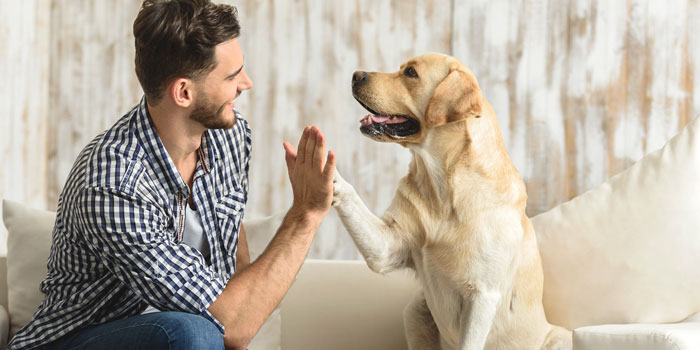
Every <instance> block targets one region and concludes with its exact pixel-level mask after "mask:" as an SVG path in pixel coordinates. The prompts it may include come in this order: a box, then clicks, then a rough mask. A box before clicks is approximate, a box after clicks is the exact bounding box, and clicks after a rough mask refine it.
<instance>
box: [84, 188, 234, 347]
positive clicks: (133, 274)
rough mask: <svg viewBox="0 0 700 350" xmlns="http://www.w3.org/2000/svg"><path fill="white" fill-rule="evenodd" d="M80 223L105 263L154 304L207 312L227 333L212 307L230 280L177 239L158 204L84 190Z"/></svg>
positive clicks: (114, 192)
mask: <svg viewBox="0 0 700 350" xmlns="http://www.w3.org/2000/svg"><path fill="white" fill-rule="evenodd" d="M76 204H77V205H78V206H79V207H78V208H76V209H77V219H78V220H77V225H78V226H79V229H80V231H82V232H83V233H84V237H85V239H86V242H87V244H88V246H89V247H90V249H91V250H93V251H94V253H95V254H96V255H97V256H98V257H99V259H100V262H101V263H102V264H104V265H105V267H106V268H107V269H108V270H109V271H111V272H112V273H114V275H115V276H116V277H117V278H118V279H119V280H120V281H121V282H122V283H124V284H125V285H127V286H128V287H129V288H130V289H131V290H132V291H133V292H134V293H136V294H137V295H138V296H139V297H140V298H141V299H142V300H144V301H145V302H147V303H148V304H149V305H151V306H154V307H156V308H158V309H160V310H162V311H180V312H187V313H192V314H201V315H202V316H204V317H206V318H207V319H209V320H211V321H212V322H214V323H215V324H216V325H217V327H218V328H219V330H220V331H221V332H222V334H223V332H224V327H223V325H222V324H221V323H220V322H219V321H218V320H217V319H216V318H215V317H214V316H213V315H212V314H211V313H210V312H209V311H208V310H207V308H208V307H209V306H210V305H211V304H212V303H213V302H214V300H216V299H217V298H218V297H219V295H220V294H221V292H222V291H223V290H224V287H225V283H226V281H223V280H222V279H221V278H219V277H218V276H217V275H216V273H215V272H214V271H213V269H211V268H210V267H209V266H207V265H206V263H205V261H204V258H203V257H202V255H201V253H200V252H199V251H197V250H196V249H194V248H192V247H190V246H188V245H186V244H178V243H176V242H174V241H173V237H174V233H173V232H172V229H168V224H167V223H168V219H167V216H166V215H165V213H164V212H163V211H162V210H161V209H160V208H159V207H158V206H156V205H154V204H153V203H149V202H148V201H146V200H143V199H140V198H137V197H136V196H134V195H131V194H128V193H124V192H120V191H118V190H114V189H106V188H94V187H93V188H86V189H84V190H83V191H82V192H81V194H80V197H79V198H78V200H77V203H76Z"/></svg>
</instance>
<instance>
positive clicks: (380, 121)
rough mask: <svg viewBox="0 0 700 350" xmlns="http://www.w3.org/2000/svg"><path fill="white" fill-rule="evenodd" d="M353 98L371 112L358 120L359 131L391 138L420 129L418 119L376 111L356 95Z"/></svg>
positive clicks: (408, 134) (405, 135)
mask: <svg viewBox="0 0 700 350" xmlns="http://www.w3.org/2000/svg"><path fill="white" fill-rule="evenodd" d="M355 99H356V100H357V102H359V103H360V104H361V105H362V107H365V109H366V110H368V111H369V112H370V113H371V114H368V115H366V116H365V117H364V118H362V120H360V124H362V125H361V126H360V131H361V132H362V133H363V134H365V135H368V136H381V135H387V136H390V137H393V138H403V137H407V136H410V135H413V134H415V133H417V132H418V131H419V130H420V124H419V123H418V121H417V120H415V119H414V118H411V117H410V116H408V115H405V114H382V113H377V112H375V111H374V110H373V109H372V108H370V107H369V106H367V105H366V104H364V103H363V102H362V101H360V99H358V98H357V97H355Z"/></svg>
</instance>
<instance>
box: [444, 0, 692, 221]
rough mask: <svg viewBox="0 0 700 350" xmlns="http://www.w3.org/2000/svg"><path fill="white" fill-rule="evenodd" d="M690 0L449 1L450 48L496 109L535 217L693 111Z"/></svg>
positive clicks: (669, 132)
mask: <svg viewBox="0 0 700 350" xmlns="http://www.w3.org/2000/svg"><path fill="white" fill-rule="evenodd" d="M697 15H698V4H697V2H696V1H684V0H675V1H670V2H660V1H652V0H648V1H647V0H628V1H588V0H577V1H546V0H529V1H528V0H523V1H506V0H494V1H469V2H456V6H455V11H454V18H455V23H456V25H455V32H454V42H453V45H454V46H453V47H454V55H455V56H457V57H458V58H460V59H462V60H463V61H464V62H465V63H467V64H468V65H469V66H470V67H471V68H472V70H473V71H474V74H475V75H476V76H477V78H478V79H479V82H480V85H481V88H482V90H483V92H484V94H485V95H486V97H487V99H489V101H490V102H491V104H492V105H493V107H494V109H495V111H496V113H497V115H498V117H499V123H500V125H501V128H502V130H503V135H504V137H505V139H506V144H507V146H508V149H509V151H510V154H511V157H512V158H513V161H514V162H515V164H516V166H517V167H518V169H519V170H520V172H521V175H522V176H523V178H524V179H525V180H526V184H527V189H528V194H529V201H528V213H529V214H531V215H532V214H537V213H539V212H542V211H544V210H547V209H549V208H551V207H552V206H554V205H556V204H558V203H560V202H563V201H565V200H567V199H570V198H572V197H574V196H576V195H577V194H579V193H582V192H584V191H586V190H589V189H591V188H594V187H595V186H597V185H599V184H600V183H601V182H603V181H604V180H605V179H607V178H608V177H609V176H611V175H614V174H616V173H618V172H620V171H621V170H624V169H625V168H627V167H628V166H629V165H631V164H632V163H633V162H635V161H637V160H638V159H639V158H641V157H642V156H643V155H644V154H646V153H648V152H650V151H653V150H655V149H658V148H659V147H661V146H662V145H663V144H664V143H665V142H666V140H668V139H669V138H670V137H672V136H673V135H675V134H676V133H677V132H678V130H680V129H681V128H682V127H683V126H685V124H687V122H688V121H689V119H691V118H692V117H694V116H697V115H698V113H699V112H700V104H698V96H697V94H696V93H695V92H694V86H693V85H694V82H695V81H696V79H697V78H698V72H697V69H698V68H700V65H699V63H700V61H699V60H700V56H699V55H698V53H700V52H699V51H698V43H697V39H696V38H695V33H696V32H697V29H698V20H697V18H698V17H697Z"/></svg>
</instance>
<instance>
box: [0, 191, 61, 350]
mask: <svg viewBox="0 0 700 350" xmlns="http://www.w3.org/2000/svg"><path fill="white" fill-rule="evenodd" d="M2 207H3V211H2V219H3V221H4V222H5V227H6V228H7V304H8V305H7V307H8V312H9V314H10V338H12V337H13V336H14V335H15V333H17V331H19V330H20V328H22V327H24V326H25V325H26V324H27V323H29V321H31V319H32V316H33V315H34V312H36V310H37V309H38V308H39V304H41V301H42V300H43V299H44V294H42V293H41V291H40V290H39V284H40V283H41V281H42V280H43V279H44V278H45V277H46V262H47V261H48V258H49V252H50V249H51V232H52V231H53V225H54V221H55V220H56V213H54V212H49V211H45V210H37V209H30V208H27V207H26V206H24V205H22V204H20V203H17V202H13V201H9V200H4V201H3V204H2Z"/></svg>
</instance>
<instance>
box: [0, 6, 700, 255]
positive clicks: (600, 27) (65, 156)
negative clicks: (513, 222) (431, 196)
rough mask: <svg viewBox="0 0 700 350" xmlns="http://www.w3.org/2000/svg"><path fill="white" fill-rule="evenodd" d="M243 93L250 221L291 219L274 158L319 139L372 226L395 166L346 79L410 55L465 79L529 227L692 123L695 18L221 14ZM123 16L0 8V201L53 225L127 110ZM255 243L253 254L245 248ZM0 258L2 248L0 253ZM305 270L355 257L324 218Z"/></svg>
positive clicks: (508, 11) (129, 49) (697, 102)
mask: <svg viewBox="0 0 700 350" xmlns="http://www.w3.org/2000/svg"><path fill="white" fill-rule="evenodd" d="M228 2H229V3H232V4H234V5H236V6H237V7H238V9H239V13H240V19H241V22H242V27H243V33H242V37H241V39H240V40H241V44H242V47H243V49H244V53H245V55H246V69H247V71H248V73H249V75H250V76H251V77H252V79H253V81H254V85H255V87H254V88H253V89H252V90H251V91H248V92H246V93H244V94H243V95H242V96H241V98H240V103H238V108H239V109H240V110H241V112H243V114H244V116H246V119H248V121H249V122H250V123H251V126H252V127H253V134H254V159H253V163H252V167H251V192H250V201H249V206H248V209H247V215H248V216H249V217H255V216H260V215H268V214H272V213H275V212H279V211H282V210H285V209H286V208H287V207H288V206H289V205H290V204H291V189H290V186H289V185H288V180H287V174H286V169H285V168H286V167H285V163H284V158H283V154H284V152H283V149H282V146H281V145H282V141H284V140H288V141H291V142H292V143H294V144H296V142H297V141H298V137H299V134H300V132H301V130H302V129H303V127H304V126H305V125H312V124H315V125H318V126H320V127H321V129H322V130H323V131H324V132H325V133H326V135H327V136H328V139H329V147H330V148H331V149H333V150H334V151H335V152H336V154H337V155H338V169H339V170H340V171H341V172H342V174H343V175H344V177H345V178H346V179H348V180H349V181H350V182H351V183H353V184H354V185H355V187H356V188H357V190H358V192H359V193H360V195H361V196H362V198H363V199H365V201H366V202H367V205H368V206H369V207H370V209H372V210H373V211H374V212H375V213H377V214H381V213H382V212H383V210H384V209H385V208H386V207H387V206H388V205H389V203H390V201H391V198H392V197H393V194H394V190H395V188H396V183H397V181H398V179H399V178H400V177H402V176H403V175H404V174H405V172H406V170H407V164H408V161H409V158H410V154H409V153H408V151H406V150H405V149H403V148H401V147H400V146H397V145H391V144H379V143H375V142H373V141H371V140H369V139H367V138H365V137H363V136H362V135H361V134H360V133H359V131H358V124H359V123H358V121H359V119H360V118H361V117H362V116H363V115H364V114H365V112H364V110H363V109H362V108H361V107H360V106H359V105H358V104H357V103H356V102H355V101H354V99H353V98H352V96H351V93H350V78H351V74H352V72H353V71H355V70H370V71H372V70H376V71H389V70H395V69H397V68H398V66H399V64H400V63H401V62H403V61H404V60H406V59H407V58H409V57H411V56H414V55H418V54H421V53H424V52H429V51H437V52H443V53H448V54H453V55H454V56H456V57H458V58H459V59H460V60H462V61H463V62H465V63H467V64H468V65H469V66H470V67H471V68H472V70H473V71H474V73H475V74H476V76H477V78H478V79H479V82H480V85H481V87H482V90H483V91H484V93H485V95H486V97H487V98H488V99H489V101H490V102H491V104H492V105H493V107H494V109H495V110H496V113H497V115H498V117H499V122H500V124H501V128H502V131H503V135H504V137H505V139H506V144H507V146H508V148H509V151H510V153H511V156H512V158H513V161H514V162H515V164H516V166H517V167H518V169H519V170H520V171H521V174H522V175H523V177H524V179H525V180H526V183H527V186H528V192H529V196H530V199H529V206H528V213H529V214H531V215H532V214H536V213H539V212H541V211H543V210H546V209H549V208H550V207H552V206H554V205H556V204H557V203H560V202H562V201H564V200H566V199H569V198H571V197H573V196H575V195H577V194H579V193H581V192H583V191H585V190H588V189H590V188H593V187H595V186H597V185H598V184H600V183H601V182H602V181H604V180H605V179H607V178H608V177H609V176H610V175H613V174H615V173H617V172H619V171H620V170H623V169H625V168H626V167H628V166H629V165H630V164H631V163H632V162H634V161H636V160H638V159H639V158H640V157H641V156H642V155H643V154H645V153H647V152H649V151H652V150H654V149H656V148H658V147H659V146H661V145H662V144H663V143H664V142H665V141H666V140H667V139H668V138H670V137H671V136H672V135H674V134H675V133H676V132H677V131H678V130H679V129H680V128H681V127H682V126H684V125H685V124H686V123H687V122H688V121H689V120H690V119H691V118H693V117H695V116H696V115H698V114H699V112H700V94H696V93H695V91H694V85H695V82H696V81H700V71H699V70H698V64H699V63H700V55H699V53H700V51H699V50H700V48H699V46H700V42H699V41H698V40H697V39H696V38H695V33H697V32H698V30H700V25H698V18H700V16H698V15H700V10H699V6H700V5H698V2H697V1H694V0H673V1H670V2H659V1H654V0H625V1H583V0H573V1H568V2H561V1H546V0H516V1H506V0H489V1H486V0H475V1H441V0H419V1H398V0H395V1H370V0H356V1H342V2H341V1H332V2H330V1H322V0H296V1H284V0H267V1H262V0H243V1H240V2H238V1H228ZM139 6H140V1H138V0H128V1H123V0H104V1H88V0H34V1H21V2H16V1H15V2H13V1H9V0H0V19H1V20H2V22H0V76H3V77H6V79H7V81H6V84H0V103H1V104H2V105H3V106H6V107H5V111H6V114H7V115H9V117H3V118H0V154H2V160H3V164H4V166H3V167H0V184H1V187H0V196H2V197H5V198H11V199H16V200H20V201H24V202H27V203H29V204H32V205H34V206H37V207H48V208H55V206H56V201H57V197H58V193H59V192H60V190H61V188H62V187H63V183H64V182H65V179H66V177H67V175H68V170H69V169H70V167H71V166H72V164H73V161H74V160H75V157H76V155H77V154H78V152H79V151H80V150H81V149H82V148H83V147H84V146H85V145H86V144H87V143H88V142H89V141H90V140H91V139H92V138H93V137H94V136H96V135H97V134H99V133H100V132H102V131H103V130H104V129H106V128H107V127H109V126H111V125H112V124H113V123H114V121H116V120H117V119H118V118H119V117H120V116H121V115H122V114H123V113H125V112H126V111H128V110H129V109H130V108H131V107H132V106H133V105H134V104H135V103H137V101H138V99H139V97H140V96H141V89H140V87H139V85H138V82H137V80H136V76H135V74H134V71H133V35H132V32H131V26H132V23H133V20H134V18H135V16H136V13H137V12H138V8H139ZM253 239H254V238H253ZM3 247H4V245H2V244H0V254H2V252H3V249H4V248H3ZM310 257H315V258H356V257H359V256H358V255H357V253H356V251H355V248H354V246H353V244H352V242H351V240H350V239H349V237H348V235H347V233H346V232H345V230H344V229H343V228H342V225H341V224H340V222H339V220H338V219H337V217H336V215H335V213H334V212H333V211H331V214H330V216H329V217H328V219H327V220H326V221H325V222H324V223H323V225H322V226H321V230H320V232H319V234H318V236H317V238H316V240H315V242H314V245H313V247H312V250H311V252H310Z"/></svg>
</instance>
